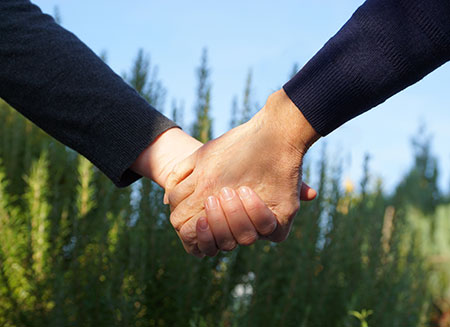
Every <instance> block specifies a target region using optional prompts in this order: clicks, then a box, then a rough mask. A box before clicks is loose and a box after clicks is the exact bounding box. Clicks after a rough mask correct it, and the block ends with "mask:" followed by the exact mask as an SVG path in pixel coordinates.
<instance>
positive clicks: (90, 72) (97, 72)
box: [0, 0, 175, 186]
mask: <svg viewBox="0 0 450 327" xmlns="http://www.w3.org/2000/svg"><path fill="white" fill-rule="evenodd" d="M0 97H1V98H3V99H4V100H5V101H6V102H8V103H9V104H10V105H11V106H13V107H14V108H15V109H17V110H18V111H20V112H21V113H22V114H23V115H24V116H26V117H27V118H29V119H30V120H31V121H33V122H34V123H36V124H37V125H38V126H40V127H41V128H42V129H44V130H45V131H46V132H47V133H49V134H50V135H52V136H54V137H55V138H56V139H58V140H59V141H61V142H62V143H64V144H66V145H68V146H69V147H71V148H73V149H75V150H76V151H77V152H79V153H81V154H82V155H84V156H85V157H86V158H88V159H89V160H90V161H91V162H92V163H94V164H95V165H96V166H97V167H98V168H99V169H100V170H102V171H103V172H104V173H105V174H106V175H107V176H108V177H109V178H110V179H111V180H112V181H113V182H114V183H115V184H116V185H118V186H126V185H128V184H130V183H132V182H134V181H135V180H136V179H138V178H139V177H140V176H139V175H137V174H135V173H134V172H132V171H131V170H130V169H129V167H130V166H131V164H132V163H133V162H134V161H135V160H136V158H137V157H138V156H139V154H140V153H141V152H142V151H143V150H144V149H145V148H146V147H147V146H148V145H149V144H150V143H151V142H152V141H153V140H154V139H155V138H156V137H157V136H158V135H159V134H161V133H162V132H164V131H165V130H167V129H168V128H170V127H173V126H174V125H175V124H174V123H173V122H172V121H170V120H169V119H167V118H166V117H164V116H163V115H161V114H160V113H159V112H158V111H156V110H155V109H154V108H152V107H151V106H150V105H149V104H148V103H147V102H146V101H145V100H144V99H143V98H142V97H141V96H139V94H138V93H137V92H136V91H135V90H134V89H133V88H131V87H130V86H128V84H126V83H125V82H124V81H123V80H122V78H120V77H119V76H118V75H116V74H115V73H114V72H113V71H112V70H111V69H110V68H109V67H108V66H107V65H106V64H104V63H103V61H102V60H101V59H100V58H98V57H97V56H96V55H95V53H93V52H92V51H91V50H90V49H89V48H88V47H86V46H85V45H84V44H83V43H82V42H81V41H80V40H79V39H78V38H77V37H76V36H75V35H73V34H72V33H70V32H68V31H67V30H65V29H64V28H62V27H61V26H59V25H58V24H56V23H55V21H54V20H53V18H52V17H50V16H48V15H45V14H43V13H42V12H41V11H40V10H39V8H38V7H36V6H34V5H33V4H31V3H30V2H29V1H27V0H0Z"/></svg>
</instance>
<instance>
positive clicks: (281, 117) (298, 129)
mask: <svg viewBox="0 0 450 327" xmlns="http://www.w3.org/2000/svg"><path fill="white" fill-rule="evenodd" d="M256 116H259V117H257V119H259V120H260V121H262V122H263V124H264V125H265V127H264V128H269V129H270V130H271V131H272V133H274V134H276V135H277V136H279V137H280V138H281V139H283V140H284V141H286V142H287V143H288V144H289V145H290V146H292V147H293V148H295V149H296V150H297V151H298V152H299V153H301V154H302V156H303V155H304V154H305V153H306V152H307V150H308V149H309V148H310V147H311V145H313V144H314V143H315V142H316V141H317V140H318V139H319V138H320V134H319V133H317V132H316V131H315V130H314V128H313V127H312V126H311V124H310V123H309V122H308V120H307V119H306V118H305V116H303V114H302V112H301V111H300V110H299V108H297V106H296V105H295V104H294V103H293V102H292V100H291V99H290V98H289V97H288V96H287V94H286V92H285V91H284V90H283V89H281V90H278V91H276V92H274V93H272V94H271V95H270V96H269V97H268V99H267V101H266V104H265V105H264V107H263V108H262V109H261V110H260V112H258V114H257V115H256ZM256 116H255V118H256Z"/></svg>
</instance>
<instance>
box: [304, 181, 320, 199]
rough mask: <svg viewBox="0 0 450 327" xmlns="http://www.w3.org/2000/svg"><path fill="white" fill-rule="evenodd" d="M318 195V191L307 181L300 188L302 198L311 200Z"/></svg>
mask: <svg viewBox="0 0 450 327" xmlns="http://www.w3.org/2000/svg"><path fill="white" fill-rule="evenodd" d="M316 196H317V191H316V190H315V189H313V188H312V187H310V186H309V185H308V184H306V183H302V186H301V188H300V200H302V201H311V200H314V199H315V197H316Z"/></svg>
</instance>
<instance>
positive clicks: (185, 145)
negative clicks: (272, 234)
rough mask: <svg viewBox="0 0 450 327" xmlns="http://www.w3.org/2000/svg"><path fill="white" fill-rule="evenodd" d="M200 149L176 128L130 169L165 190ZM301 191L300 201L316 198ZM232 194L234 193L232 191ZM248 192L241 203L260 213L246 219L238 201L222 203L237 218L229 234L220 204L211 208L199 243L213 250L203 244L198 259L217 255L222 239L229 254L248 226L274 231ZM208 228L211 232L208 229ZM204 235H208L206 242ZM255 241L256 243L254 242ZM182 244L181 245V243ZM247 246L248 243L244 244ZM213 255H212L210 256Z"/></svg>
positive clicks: (267, 213)
mask: <svg viewBox="0 0 450 327" xmlns="http://www.w3.org/2000/svg"><path fill="white" fill-rule="evenodd" d="M202 145H203V144H202V143H201V142H199V141H197V140H196V139H194V138H192V137H191V136H189V135H188V134H186V133H185V132H183V131H182V130H180V129H178V128H172V129H169V130H167V131H165V132H164V133H162V134H161V135H160V136H159V137H158V138H157V139H156V140H155V141H154V142H153V143H152V144H151V145H150V146H149V147H147V148H146V149H145V150H144V151H143V152H142V153H141V155H140V156H139V157H138V158H137V160H136V161H135V162H134V164H133V165H132V167H131V169H133V171H135V172H137V173H139V174H141V175H143V176H145V177H147V178H150V179H152V180H153V181H155V182H156V183H158V184H159V185H160V186H162V187H165V186H166V180H167V177H168V175H169V173H170V172H171V171H172V170H173V169H174V167H175V166H176V165H177V164H179V163H180V162H182V160H184V159H185V158H187V157H188V156H190V155H191V154H193V153H194V152H195V151H196V150H198V149H199V148H200V147H201V146H202ZM303 189H304V190H305V192H303V193H302V199H303V200H312V199H313V198H314V197H315V191H314V190H313V189H311V188H310V187H309V186H307V185H306V184H304V186H303ZM232 191H233V192H234V190H232ZM249 191H250V192H251V194H252V195H254V196H252V197H251V198H249V199H247V200H243V201H242V203H244V204H247V206H250V205H251V206H254V207H255V208H260V209H259V210H254V211H249V212H250V213H251V215H250V216H248V215H247V213H246V211H245V209H244V206H243V205H242V204H241V201H240V200H239V198H236V197H234V199H233V201H231V202H230V203H228V202H227V203H225V204H224V206H223V207H224V208H225V209H226V210H225V212H228V210H229V209H230V208H231V209H232V210H234V212H236V214H237V218H239V221H238V224H232V226H233V227H234V228H233V234H232V233H231V231H230V227H229V226H228V222H227V220H226V219H225V218H223V216H220V215H218V213H217V212H218V211H219V210H220V213H221V214H222V215H223V214H224V213H223V212H224V211H223V210H222V205H221V203H219V202H217V204H218V206H216V207H215V208H211V210H210V211H208V215H211V217H210V224H209V225H207V229H206V231H205V232H204V233H203V231H204V229H201V230H200V234H201V239H202V240H205V241H204V242H205V243H206V244H210V243H211V242H212V243H213V246H211V245H209V247H208V246H207V245H204V244H203V243H202V248H204V249H205V251H201V252H199V253H196V254H197V256H200V257H201V256H203V255H204V254H207V253H208V255H215V254H216V253H217V251H218V248H217V246H216V243H215V239H217V240H219V241H220V240H222V239H224V242H225V243H226V244H225V246H224V247H223V248H224V249H229V250H231V249H232V248H234V247H235V245H236V243H237V239H242V238H243V237H244V236H241V234H245V233H246V232H247V230H245V229H239V228H240V227H245V226H249V225H250V226H253V225H252V224H255V226H258V227H259V229H258V232H260V234H261V235H264V233H267V231H268V230H269V229H271V228H274V225H276V218H275V216H274V215H273V214H272V212H271V211H270V210H269V209H268V208H267V207H266V206H265V205H264V203H263V202H262V200H261V199H259V198H258V197H257V195H256V194H255V193H254V192H253V191H252V190H251V189H250V190H249ZM234 194H236V193H234ZM210 200H211V199H210ZM216 200H217V199H216ZM217 201H218V200H217ZM230 204H233V205H240V207H239V208H237V209H236V208H233V206H230ZM208 217H209V216H208ZM214 218H218V219H214ZM205 220H206V218H205ZM210 226H211V229H210V228H209V227H210ZM235 227H238V228H235ZM213 228H214V229H213ZM204 234H205V235H207V239H206V237H205V236H204ZM179 235H180V234H179ZM254 241H256V238H255V240H254ZM254 241H253V242H254ZM182 242H183V243H184V240H183V239H182ZM230 244H231V246H230ZM247 244H251V243H250V242H247ZM211 248H212V249H211ZM213 251H215V253H214V254H213V253H212V252H213Z"/></svg>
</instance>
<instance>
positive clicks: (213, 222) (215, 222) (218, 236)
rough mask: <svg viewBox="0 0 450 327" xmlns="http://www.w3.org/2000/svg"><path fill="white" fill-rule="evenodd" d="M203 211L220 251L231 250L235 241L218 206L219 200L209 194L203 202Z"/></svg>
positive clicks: (234, 245)
mask: <svg viewBox="0 0 450 327" xmlns="http://www.w3.org/2000/svg"><path fill="white" fill-rule="evenodd" d="M205 211H206V215H207V217H208V225H209V227H210V228H211V231H212V233H213V235H214V238H215V240H216V244H217V246H218V247H219V249H221V250H222V251H231V250H233V249H234V248H235V247H236V241H235V239H234V236H233V234H232V233H231V230H230V227H229V226H228V223H227V218H226V217H225V214H224V213H223V211H222V208H221V207H220V203H219V200H218V199H217V198H216V197H215V196H210V197H208V198H207V199H206V202H205Z"/></svg>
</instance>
